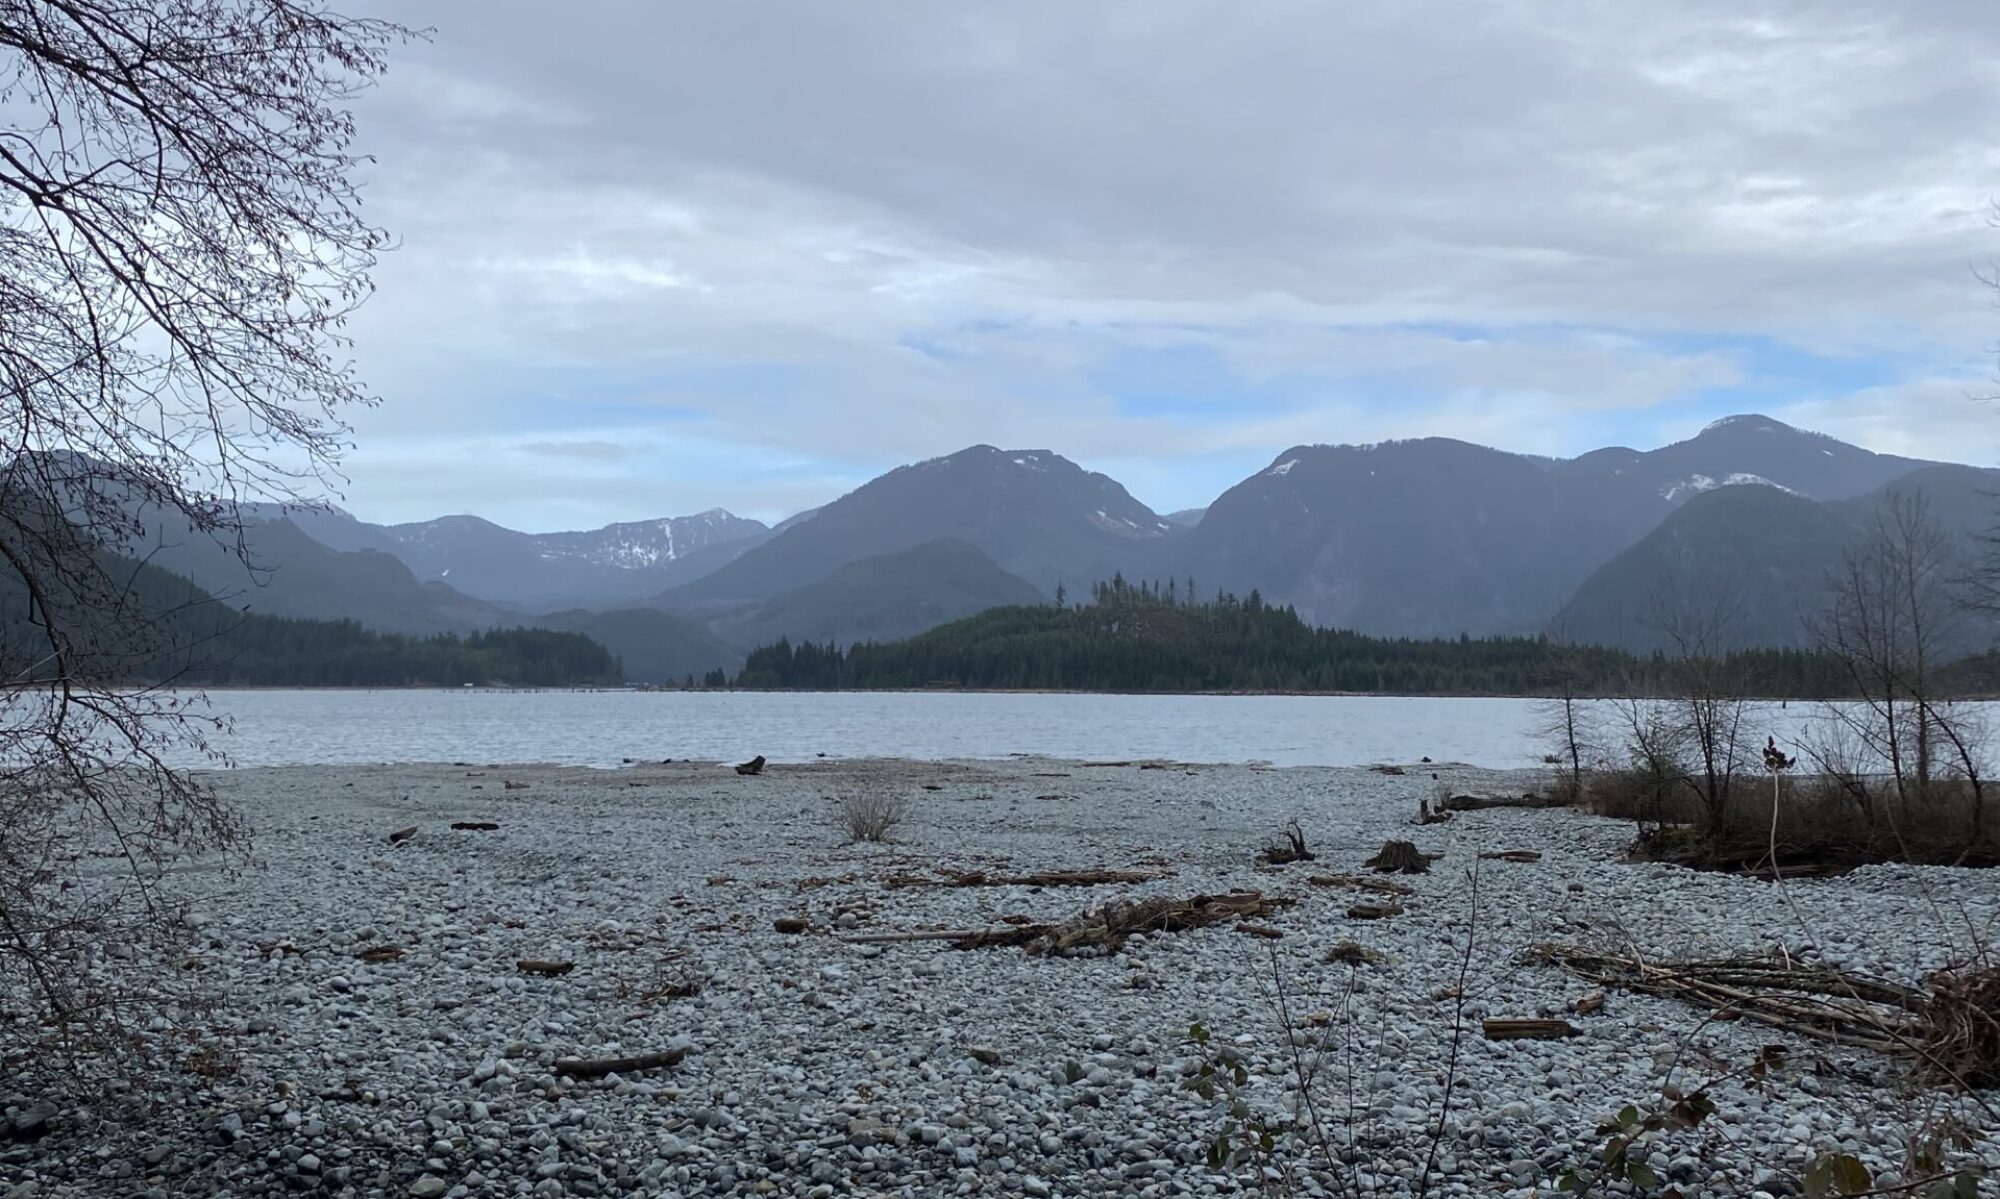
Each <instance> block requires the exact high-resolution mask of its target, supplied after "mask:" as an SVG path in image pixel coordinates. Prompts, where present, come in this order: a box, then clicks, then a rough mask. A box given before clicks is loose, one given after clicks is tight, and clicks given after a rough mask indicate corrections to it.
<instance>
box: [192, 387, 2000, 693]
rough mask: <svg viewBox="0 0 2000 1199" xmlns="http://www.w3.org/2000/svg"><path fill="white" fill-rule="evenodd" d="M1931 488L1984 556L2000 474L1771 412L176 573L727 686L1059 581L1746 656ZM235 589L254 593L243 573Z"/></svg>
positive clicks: (1368, 628) (357, 549)
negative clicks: (1653, 431) (1886, 508)
mask: <svg viewBox="0 0 2000 1199" xmlns="http://www.w3.org/2000/svg"><path fill="white" fill-rule="evenodd" d="M1899 487H1900V488H1906V489H1907V488H1920V489H1922V490H1924V491H1925V492H1926V493H1927V494H1932V493H1934V495H1933V501H1934V508H1935V510H1936V511H1937V514H1938V516H1939V519H1940V521H1941V522H1942V523H1944V524H1945V525H1946V526H1947V527H1948V529H1949V530H1950V532H1951V534H1952V536H1953V537H1954V538H1955V539H1958V540H1959V541H1961V542H1963V541H1965V540H1967V539H1969V538H1970V537H1972V536H1974V535H1975V534H1977V533H1979V532H1982V531H1983V530H1984V529H1985V528H1986V527H1987V526H1988V525H1989V524H1991V523H1993V522H1992V521H1991V520H1990V518H1989V509H1991V508H1992V507H1993V506H1994V502H1993V501H1991V500H1990V499H1988V498H1987V497H1988V495H1989V493H1991V492H1993V491H1996V490H2000V476H1996V475H1995V473H1994V472H1990V471H1983V470H1977V469H1974V468H1971V467H1962V466H1950V465H1944V464H1937V463H1928V462H1922V461H1917V460H1913V459H1907V458H1899V457H1895V456H1892V455H1885V454H1877V453H1874V452H1871V451H1869V450H1866V449H1862V448H1860V447H1857V446H1853V445H1848V444H1846V443H1843V442H1840V441H1836V440H1833V439H1831V438H1828V437H1824V436H1821V435H1819V434H1814V433H1808V432H1804V431H1801V430H1798V429H1794V428H1792V427H1790V426H1787V425H1784V424H1782V423H1780V422H1777V421H1774V420H1770V419H1768V418H1765V417H1758V416H1741V417H1731V418H1728V419H1725V420H1722V421H1718V422H1716V423H1715V424H1713V425H1710V426H1709V427H1708V428H1707V429H1705V430H1703V431H1702V432H1701V433H1700V434H1699V435H1697V436H1695V437H1693V438H1690V439H1689V440H1686V441H1682V442H1677V443H1675V444H1672V445H1668V446H1664V447H1661V448H1658V449H1653V450H1646V451H1640V450H1634V449H1629V448H1625V447H1610V448H1606V449H1602V450H1597V451H1593V452H1591V453H1589V454H1585V455H1583V456H1581V457H1578V458H1574V459H1566V460H1555V459H1547V458H1540V457H1531V456H1527V455H1521V454H1513V453H1508V452H1505V451H1502V450H1496V449H1490V448H1487V447H1484V446H1478V445H1473V444H1470V443H1467V442H1461V441H1453V440H1449V439H1442V438H1426V439H1421V440H1412V441H1396V442H1387V443H1383V444H1379V445H1369V446H1352V445H1311V446H1296V447H1293V448H1291V449H1288V450H1286V451H1284V452H1283V453H1281V454H1278V455H1276V456H1275V457H1274V458H1273V459H1272V460H1271V462H1270V464H1269V466H1267V467H1266V468H1264V469H1263V470H1261V471H1259V472H1257V473H1256V474H1254V475H1252V476H1251V477H1249V478H1247V479H1245V480H1243V481H1242V482H1240V483H1238V484H1237V485H1236V486H1234V487H1231V488H1230V489H1229V490H1227V491H1225V492H1224V493H1223V494H1222V495H1220V496H1218V497H1217V498H1216V499H1215V501H1214V502H1213V503H1212V504H1211V505H1209V506H1208V507H1207V508H1206V509H1205V510H1200V509H1196V510H1189V511H1185V512H1177V513H1173V514H1171V516H1163V515H1161V514H1159V513H1156V512H1155V511H1153V510H1152V509H1151V508H1149V507H1147V506H1146V505H1145V504H1144V503H1142V502H1141V501H1139V500H1138V499H1136V498H1134V497H1133V496H1132V495H1131V494H1130V493H1128V492H1127V491H1126V490H1125V488H1124V487H1123V486H1121V485H1120V484H1119V483H1118V482H1117V481H1115V480H1113V479H1111V478H1109V477H1107V476H1105V475H1102V474H1098V473H1094V472H1090V471H1086V470H1084V469H1083V468H1081V467H1079V466H1077V465H1076V464H1075V463H1073V462H1070V461H1069V460H1068V459H1066V458H1063V457H1062V456H1061V455H1060V454H1057V453H1054V452H1052V451H1049V450H1001V449H996V448H994V447H992V446H974V447H971V448H969V449H965V450H962V451H959V452H958V453H955V454H950V455H946V456H944V457H940V458H934V459H930V460H928V461H924V462H919V463H913V464H911V465H908V466H904V467H900V468H897V469H896V470H893V471H890V472H889V473H887V474H885V475H883V476H881V477H879V478H877V479H875V480H873V481H871V482H869V483H867V484H864V485H863V486H861V487H859V488H857V489H856V490H854V491H853V492H851V493H849V494H847V495H845V496H842V497H841V498H839V499H837V500H835V501H833V502H831V503H829V504H827V505H825V506H824V507H822V508H819V509H817V510H814V511H812V512H809V513H802V514H800V515H799V516H797V517H794V518H793V519H791V520H788V521H785V522H783V523H781V524H780V525H779V526H777V527H776V528H775V529H774V528H770V527H767V526H765V525H764V524H763V523H761V522H758V521H754V520H746V519H743V518H739V517H736V516H733V515H731V514H730V513H727V512H723V511H720V510H714V511H709V512H705V513H700V514H696V515H692V516H682V517H670V518H663V519H659V520H652V521H640V522H631V523H625V524H617V525H611V526H607V527H606V528H604V529H598V530H591V531H587V532H574V533H543V534H529V533H520V532H516V531H514V530H509V529H504V528H501V527H500V526H498V525H494V524H492V523H490V522H487V521H484V520H481V519H479V518H477V517H472V516H453V517H445V518H441V519H438V520H433V521H425V522H421V523H417V524H408V525H395V526H383V525H373V524H368V523H366V522H363V521H359V520H356V519H354V518H353V517H351V516H349V515H347V514H346V513H343V512H338V511H327V510H312V511H303V512H289V513H285V512H278V511H273V510H268V509H266V510H259V511H258V512H257V513H256V514H255V515H257V516H258V517H259V518H260V519H261V521H262V523H260V524H258V525H256V526H255V527H254V528H253V529H252V530H251V538H250V540H251V542H252V545H251V548H252V551H253V554H254V555H255V556H256V558H257V560H258V562H259V564H260V566H262V567H265V568H266V574H265V576H264V577H262V578H260V581H259V584H258V585H255V586H246V585H245V584H246V580H245V579H244V578H243V575H242V570H241V567H240V566H237V565H235V564H234V563H233V562H231V561H230V560H229V559H228V558H227V556H226V555H225V554H222V553H221V552H220V551H217V550H212V549H204V548H203V547H199V546H188V545H177V544H171V543H172V539H170V538H169V539H164V543H163V544H162V545H159V546H155V547H153V549H154V552H155V554H156V557H155V561H156V562H157V563H158V564H160V565H163V566H166V567H168V568H169V569H173V570H176V571H179V572H181V573H184V574H187V575H189V576H190V577H192V578H194V579H195V580H196V581H197V582H198V583H201V584H202V585H203V586H205V587H208V588H210V589H211V590H216V591H223V592H228V593H232V594H234V596H235V597H236V601H237V602H239V603H241V604H245V605H247V606H250V607H253V608H255V609H256V610H260V611H265V612H269V613H272V614H276V615H310V616H318V617H325V616H345V617H351V618H352V619H354V620H356V621H359V622H360V623H362V624H364V625H369V626H372V627H378V628H382V629H384V630H387V631H396V632H436V631H447V630H466V629H472V628H480V627H491V626H496V625H503V624H523V623H528V624H543V625H546V626H548V627H555V628H563V629H570V630H575V631H581V632H585V633H587V634H589V635H591V636H593V637H597V638H598V639H600V640H602V641H603V642H604V644H606V645H607V647H608V648H611V649H612V650H613V651H614V652H616V653H619V654H620V655H621V656H623V657H624V659H625V661H626V667H627V671H628V675H629V676H630V677H631V678H633V679H634V680H635V681H671V680H678V679H680V678H683V677H685V676H686V675H687V674H690V673H692V674H696V675H701V674H703V673H706V671H708V670H709V669H712V668H716V667H720V668H723V669H733V668H734V666H735V665H736V664H737V663H738V662H739V661H740V659H741V655H742V653H743V652H744V651H745V650H746V649H748V648H750V647H753V646H755V645H757V644H761V643H764V642H768V641H771V640H774V639H776V638H778V637H789V638H792V639H793V640H801V639H806V640H813V641H836V642H841V643H851V642H855V641H862V640H886V639H891V638H895V637H901V636H906V635H909V634H912V633H916V632H919V631H922V630H923V629H925V628H929V627H931V626H932V625H935V624H938V623H941V622H943V621H947V620H951V619H955V618H957V617H960V616H965V615H969V614H971V613H973V612H977V611H980V610H982V609H984V608H988V607H993V606H998V605H1003V604H1018V603H1024V602H1029V603H1031V602H1037V601H1052V600H1053V599H1054V598H1055V597H1056V595H1057V593H1058V589H1059V588H1060V589H1061V590H1062V591H1063V592H1064V593H1065V594H1066V595H1068V596H1070V597H1079V596H1085V595H1087V594H1088V592H1089V588H1090V584H1091V583H1093V582H1095V581H1097V580H1100V579H1106V578H1109V577H1111V576H1112V575H1114V574H1123V575H1124V576H1125V577H1127V578H1128V579H1144V578H1156V579H1164V578H1168V577H1172V578H1174V579H1176V580H1178V582H1179V585H1180V586H1181V587H1186V586H1188V585H1189V579H1190V578H1192V580H1193V586H1195V587H1196V588H1197V589H1198V590H1199V592H1200V594H1202V595H1203V596H1207V595H1212V594H1213V593H1214V592H1216V591H1217V590H1227V591H1232V592H1235V593H1237V594H1247V593H1248V592H1250V591H1251V590H1253V589H1254V590H1257V591H1259V592H1261V593H1262V595H1263V597H1264V599H1265V600H1266V601H1268V602H1271V603H1275V604H1290V605H1294V606H1295V607H1296V608H1297V609H1298V611H1299V614H1300V615H1301V616H1302V617H1304V618H1305V619H1306V620H1307V621H1309V622H1311V623H1314V624H1318V625H1323V626H1333V627H1345V628H1352V629H1355V630H1357V631H1360V632H1364V633H1370V634H1376V635H1394V636H1413V637H1455V636H1457V635H1459V634H1460V633H1470V634H1473V635H1481V634H1533V633H1537V632H1542V631H1545V630H1548V629H1549V628H1550V627H1551V624H1552V622H1558V621H1559V623H1560V625H1561V627H1562V630H1563V632H1564V633H1565V634H1566V635H1569V636H1573V637H1576V638H1578V639H1581V640H1591V641H1597V642H1602V643H1606V644H1616V645H1620V646H1623V647H1626V648H1636V649H1647V648H1651V647H1652V645H1653V644H1654V640H1655V638H1654V635H1653V634H1652V633H1650V632H1649V631H1648V628H1647V623H1646V620H1645V619H1644V612H1643V611H1642V609H1643V608H1644V607H1645V605H1646V603H1647V602H1648V599H1649V597H1651V596H1653V595H1655V594H1656V593H1657V592H1658V591H1659V590H1660V588H1662V587H1664V586H1667V585H1669V584H1670V583H1672V582H1673V581H1674V580H1675V579H1680V578H1688V577H1695V578H1708V579H1724V578H1726V579H1730V580H1732V581H1733V583H1732V585H1734V586H1738V587H1739V588H1741V589H1743V590H1744V591H1745V593H1746V595H1748V596H1750V597H1752V598H1754V601H1755V602H1754V604H1746V605H1745V606H1746V607H1754V608H1755V609H1756V610H1757V612H1758V616H1757V618H1756V619H1755V620H1752V621H1749V622H1747V623H1746V624H1745V625H1744V626H1743V628H1742V631H1741V640H1742V641H1743V642H1744V643H1746V644H1781V645H1788V644H1797V643H1799V640H1800V636H1801V634H1800V631H1799V629H1800V625H1799V621H1798V603H1797V601H1798V599H1799V597H1800V596H1805V595H1810V594H1811V593H1812V592H1813V591H1814V590H1815V588H1816V587H1817V586H1818V583H1819V581H1820V580H1823V579H1824V578H1825V577H1826V576H1827V575H1828V573H1829V572H1830V571H1831V570H1832V569H1833V568H1834V567H1836V566H1838V564H1839V559H1840V556H1841V554H1842V553H1843V552H1844V549H1845V546H1846V545H1847V544H1848V542H1849V539H1851V537H1852V536H1853V535H1854V533H1855V531H1856V530H1857V529H1859V528H1860V527H1861V526H1862V525H1863V524H1864V523H1865V521H1866V519H1867V517H1868V513H1869V512H1870V511H1872V506H1873V505H1875V504H1878V503H1879V502H1880V501H1881V497H1882V496H1883V495H1885V494H1887V493H1888V491H1889V490H1893V489H1895V488H1899ZM232 569H233V571H234V578H233V579H232V578H229V577H227V576H228V572H230V571H231V570H232Z"/></svg>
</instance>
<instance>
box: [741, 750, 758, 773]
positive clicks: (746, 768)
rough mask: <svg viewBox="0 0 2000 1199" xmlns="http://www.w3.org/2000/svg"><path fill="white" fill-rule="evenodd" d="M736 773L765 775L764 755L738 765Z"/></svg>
mask: <svg viewBox="0 0 2000 1199" xmlns="http://www.w3.org/2000/svg"><path fill="white" fill-rule="evenodd" d="M736 773H738V774H762V773H764V755H763V754H758V755H757V756H756V757H754V758H752V759H750V760H749V761H748V762H740V763H738V764H737V767H736Z"/></svg>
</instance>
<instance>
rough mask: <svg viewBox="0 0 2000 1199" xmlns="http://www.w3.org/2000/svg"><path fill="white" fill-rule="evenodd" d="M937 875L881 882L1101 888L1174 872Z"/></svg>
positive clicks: (888, 884) (896, 877)
mask: <svg viewBox="0 0 2000 1199" xmlns="http://www.w3.org/2000/svg"><path fill="white" fill-rule="evenodd" d="M938 873H939V874H940V875H941V876H942V877H940V878H927V877H925V876H923V875H921V874H898V875H891V876H890V877H888V878H885V879H883V880H882V885H883V886H884V887H887V888H888V889H890V890H891V891H896V890H901V889H903V888H905V887H1101V886H1107V885H1111V884H1116V883H1150V882H1155V881H1158V880H1159V879H1163V878H1172V877H1173V871H1171V870H1043V871H1038V872H1036V873H1034V874H999V873H991V872H988V871H985V870H940V871H938Z"/></svg>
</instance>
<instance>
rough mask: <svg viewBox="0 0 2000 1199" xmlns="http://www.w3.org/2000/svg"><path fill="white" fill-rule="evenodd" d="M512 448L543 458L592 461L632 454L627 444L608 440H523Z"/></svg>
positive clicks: (615, 458) (607, 459)
mask: <svg viewBox="0 0 2000 1199" xmlns="http://www.w3.org/2000/svg"><path fill="white" fill-rule="evenodd" d="M514 448H515V449H517V450H519V451H521V452H522V453H524V454H537V455H540V456H542V457H545V458H582V459H586V460H588V461H592V462H617V461H620V460H621V459H625V458H629V457H631V456H632V450H631V448H630V447H629V446H623V445H618V444H616V443H614V442H609V441H524V442H522V443H520V444H519V445H517V446H515V447H514Z"/></svg>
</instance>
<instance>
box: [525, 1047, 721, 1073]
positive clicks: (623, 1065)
mask: <svg viewBox="0 0 2000 1199" xmlns="http://www.w3.org/2000/svg"><path fill="white" fill-rule="evenodd" d="M687 1055H688V1051H687V1050H685V1049H663V1050H661V1051H660V1052H658V1053H641V1054H637V1055H635V1056H633V1057H600V1058H582V1057H564V1058H557V1059H556V1064H555V1066H554V1070H555V1073H556V1074H557V1075H559V1076H561V1077H563V1078H603V1077H604V1076H605V1075H607V1074H636V1073H638V1072H639V1071H641V1070H659V1069H663V1068H664V1067H667V1066H672V1065H676V1064H678V1063H679V1062H680V1060H681V1059H682V1058H684V1057H686V1056H687Z"/></svg>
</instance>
